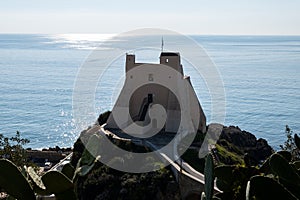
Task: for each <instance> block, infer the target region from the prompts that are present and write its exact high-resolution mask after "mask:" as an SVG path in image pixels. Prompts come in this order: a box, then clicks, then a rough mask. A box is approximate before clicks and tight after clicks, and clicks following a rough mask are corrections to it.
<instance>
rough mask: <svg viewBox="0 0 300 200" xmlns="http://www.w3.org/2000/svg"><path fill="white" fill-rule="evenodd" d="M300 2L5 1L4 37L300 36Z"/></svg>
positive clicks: (0, 16)
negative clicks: (162, 32)
mask: <svg viewBox="0 0 300 200" xmlns="http://www.w3.org/2000/svg"><path fill="white" fill-rule="evenodd" d="M299 10H300V0H286V1H283V0H179V1H178V0H172V1H170V0H147V1H144V0H127V1H124V0H119V1H117V0H107V1H103V0H7V1H6V0H3V1H1V2H0V33H43V34H67V33H68V34H70V33H81V34H118V33H121V32H125V31H130V30H134V29H139V28H163V29H169V30H173V31H176V32H179V33H183V34H199V35H201V34H203V35H300V12H299Z"/></svg>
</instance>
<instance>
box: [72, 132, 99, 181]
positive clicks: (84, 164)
mask: <svg viewBox="0 0 300 200" xmlns="http://www.w3.org/2000/svg"><path fill="white" fill-rule="evenodd" d="M100 145H101V138H100V136H98V135H96V134H93V135H92V136H91V137H90V139H89V141H88V143H87V146H86V148H85V149H84V151H83V154H82V156H81V158H80V159H79V161H78V163H77V166H76V169H75V173H74V176H73V180H74V179H76V177H77V176H85V175H87V174H88V173H89V172H90V171H91V170H92V169H93V167H94V165H95V163H96V162H98V161H99V159H100V158H101V157H100V155H99V149H100ZM94 156H96V157H94Z"/></svg>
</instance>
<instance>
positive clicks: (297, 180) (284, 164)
mask: <svg viewBox="0 0 300 200" xmlns="http://www.w3.org/2000/svg"><path fill="white" fill-rule="evenodd" d="M270 167H271V169H272V171H273V172H274V173H275V174H276V175H278V176H279V177H280V178H281V179H283V180H286V181H289V182H293V183H294V184H296V185H299V186H300V177H299V176H298V174H297V172H296V170H295V169H294V168H293V167H292V166H291V165H290V164H289V163H288V161H287V160H286V159H285V158H283V157H282V156H281V155H279V154H277V153H275V154H273V155H272V156H271V158H270Z"/></svg>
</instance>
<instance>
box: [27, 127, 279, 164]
mask: <svg viewBox="0 0 300 200" xmlns="http://www.w3.org/2000/svg"><path fill="white" fill-rule="evenodd" d="M217 145H219V146H221V147H222V148H225V149H226V150H227V151H228V152H230V153H233V154H235V155H237V156H239V157H241V159H244V157H246V160H247V161H246V162H249V163H250V164H253V165H257V164H259V163H261V162H262V161H263V160H265V159H266V158H267V157H269V156H270V155H271V154H272V153H273V152H274V150H273V148H272V147H271V146H270V145H269V144H268V142H267V140H265V139H262V138H259V139H257V138H256V137H255V135H254V134H252V133H250V132H247V131H244V130H241V129H240V128H239V127H238V126H224V127H223V131H222V133H221V135H220V138H219V140H218V141H217ZM26 152H27V158H28V159H29V161H31V162H33V163H35V164H37V165H38V166H41V167H44V166H45V163H47V162H50V163H51V165H52V166H53V165H55V164H56V163H58V162H59V161H60V160H62V159H64V158H65V157H66V156H67V155H69V154H70V153H72V152H73V147H69V148H60V147H58V146H56V147H53V148H51V147H50V148H44V149H42V150H33V149H31V148H27V149H26ZM216 153H217V156H218V157H219V158H220V160H221V162H222V163H225V164H234V163H236V162H235V160H234V159H232V158H231V157H225V158H224V156H222V155H220V152H219V153H218V152H216Z"/></svg>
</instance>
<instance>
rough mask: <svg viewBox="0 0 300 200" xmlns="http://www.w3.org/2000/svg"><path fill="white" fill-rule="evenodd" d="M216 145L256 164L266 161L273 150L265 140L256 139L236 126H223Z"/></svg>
mask: <svg viewBox="0 0 300 200" xmlns="http://www.w3.org/2000/svg"><path fill="white" fill-rule="evenodd" d="M217 144H219V145H222V146H223V147H224V148H226V149H227V150H228V151H230V152H234V153H236V154H238V155H245V154H247V160H248V159H251V163H253V164H258V163H259V162H260V161H262V160H265V159H267V158H268V157H269V156H270V155H271V154H272V153H273V152H274V150H273V149H272V147H271V146H270V145H269V144H268V142H267V141H266V140H265V139H262V138H259V139H257V138H256V137H255V135H253V134H252V133H249V132H247V131H242V130H241V129H240V128H239V127H238V126H229V127H226V126H224V128H223V131H222V133H221V136H220V138H219V140H218V142H217Z"/></svg>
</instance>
